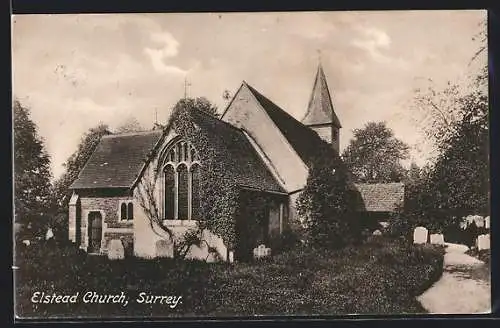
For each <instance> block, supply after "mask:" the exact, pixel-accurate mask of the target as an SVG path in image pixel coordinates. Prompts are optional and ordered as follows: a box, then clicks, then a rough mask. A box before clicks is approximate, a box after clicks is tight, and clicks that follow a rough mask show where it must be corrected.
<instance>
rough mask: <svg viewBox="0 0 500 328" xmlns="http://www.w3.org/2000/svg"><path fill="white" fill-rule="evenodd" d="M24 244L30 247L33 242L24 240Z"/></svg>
mask: <svg viewBox="0 0 500 328" xmlns="http://www.w3.org/2000/svg"><path fill="white" fill-rule="evenodd" d="M23 244H24V245H26V246H29V245H30V244H31V242H30V241H29V240H28V239H25V240H23Z"/></svg>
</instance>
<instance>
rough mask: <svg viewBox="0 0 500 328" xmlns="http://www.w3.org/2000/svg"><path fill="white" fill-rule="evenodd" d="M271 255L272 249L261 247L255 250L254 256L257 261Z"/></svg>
mask: <svg viewBox="0 0 500 328" xmlns="http://www.w3.org/2000/svg"><path fill="white" fill-rule="evenodd" d="M270 255H271V249H270V248H268V247H266V245H259V247H256V248H254V249H253V256H254V258H256V259H260V258H263V257H267V256H270Z"/></svg>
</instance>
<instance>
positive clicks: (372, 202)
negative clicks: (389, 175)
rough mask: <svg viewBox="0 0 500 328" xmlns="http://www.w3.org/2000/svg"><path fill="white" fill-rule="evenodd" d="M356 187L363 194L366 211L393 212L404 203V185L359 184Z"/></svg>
mask: <svg viewBox="0 0 500 328" xmlns="http://www.w3.org/2000/svg"><path fill="white" fill-rule="evenodd" d="M355 187H356V188H357V189H358V191H359V192H360V194H361V198H362V199H363V203H364V210H366V211H371V212H392V211H394V210H395V209H396V208H397V206H398V205H402V204H403V202H404V191H405V187H404V184H403V183H373V184H371V183H358V184H355Z"/></svg>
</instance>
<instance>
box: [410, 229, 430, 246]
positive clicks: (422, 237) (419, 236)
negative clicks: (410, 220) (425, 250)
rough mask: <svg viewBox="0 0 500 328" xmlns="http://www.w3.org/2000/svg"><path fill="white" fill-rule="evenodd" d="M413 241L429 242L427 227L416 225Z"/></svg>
mask: <svg viewBox="0 0 500 328" xmlns="http://www.w3.org/2000/svg"><path fill="white" fill-rule="evenodd" d="M413 243H414V244H425V243H427V229H426V228H424V227H416V228H415V230H414V231H413Z"/></svg>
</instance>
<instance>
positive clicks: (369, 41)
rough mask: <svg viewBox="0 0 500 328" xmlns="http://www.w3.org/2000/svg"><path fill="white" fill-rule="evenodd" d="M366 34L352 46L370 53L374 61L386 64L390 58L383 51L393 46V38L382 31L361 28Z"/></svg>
mask: <svg viewBox="0 0 500 328" xmlns="http://www.w3.org/2000/svg"><path fill="white" fill-rule="evenodd" d="M360 29H361V32H362V33H363V34H364V38H362V39H354V40H353V41H352V42H351V44H352V45H353V46H355V47H358V48H360V49H362V50H364V51H366V52H368V53H369V54H370V55H371V57H372V58H373V59H375V60H376V61H379V62H386V61H388V60H389V59H390V58H389V57H387V56H385V55H384V54H382V52H381V50H382V49H388V48H389V47H390V45H391V38H390V37H389V35H388V34H387V33H386V32H385V31H382V30H380V29H377V28H374V27H370V28H360Z"/></svg>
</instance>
